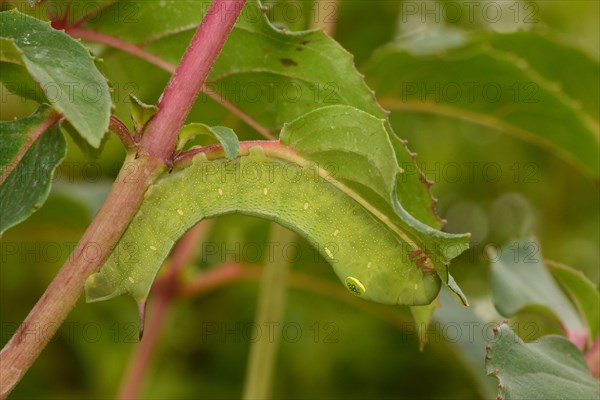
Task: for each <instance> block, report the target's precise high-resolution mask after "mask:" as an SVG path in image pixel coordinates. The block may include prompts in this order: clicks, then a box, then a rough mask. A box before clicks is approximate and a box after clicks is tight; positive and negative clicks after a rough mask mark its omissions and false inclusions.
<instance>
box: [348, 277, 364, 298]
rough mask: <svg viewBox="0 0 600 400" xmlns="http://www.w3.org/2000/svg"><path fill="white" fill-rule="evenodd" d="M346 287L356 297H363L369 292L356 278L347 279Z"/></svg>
mask: <svg viewBox="0 0 600 400" xmlns="http://www.w3.org/2000/svg"><path fill="white" fill-rule="evenodd" d="M346 286H347V287H348V290H350V292H352V294H353V295H355V296H362V295H363V294H365V292H366V291H367V290H366V289H365V287H364V285H363V284H362V283H361V282H360V281H359V280H358V279H356V278H354V277H352V276H349V277H347V278H346Z"/></svg>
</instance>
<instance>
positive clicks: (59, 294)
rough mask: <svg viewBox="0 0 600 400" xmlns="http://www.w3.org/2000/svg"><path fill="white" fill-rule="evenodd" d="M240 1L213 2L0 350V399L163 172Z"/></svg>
mask: <svg viewBox="0 0 600 400" xmlns="http://www.w3.org/2000/svg"><path fill="white" fill-rule="evenodd" d="M244 2H245V0H215V1H214V2H213V3H212V4H211V7H210V9H209V10H208V11H207V13H206V15H205V18H204V19H203V21H202V23H201V24H200V27H199V28H198V31H197V32H196V35H195V36H194V38H193V39H192V43H191V44H190V46H189V48H188V50H187V51H186V52H185V54H184V56H183V58H182V60H181V63H180V65H179V67H178V68H177V70H176V72H175V74H174V75H173V77H172V78H171V81H170V83H169V85H168V86H167V87H166V88H165V91H164V92H163V96H162V97H161V101H160V103H159V108H160V110H159V112H158V113H157V114H156V115H155V117H154V119H153V120H152V123H150V124H149V125H148V127H147V129H146V132H145V135H144V140H143V141H142V144H141V145H142V149H143V150H144V151H143V152H142V154H141V157H140V158H139V159H134V158H133V156H128V157H127V159H126V164H125V165H124V168H122V169H121V171H120V173H119V176H118V178H117V181H116V183H115V184H114V185H113V186H112V188H111V191H110V193H109V194H108V196H107V198H106V200H105V202H104V203H103V205H102V207H101V208H100V211H99V212H98V214H97V215H96V217H95V218H94V220H93V221H92V223H91V224H90V226H89V227H88V229H87V230H86V232H85V233H84V235H83V237H82V239H81V240H80V242H79V244H78V245H77V247H76V248H75V250H74V251H73V253H72V254H71V256H70V257H69V259H68V260H67V262H66V263H65V265H64V266H63V267H62V268H61V270H60V271H59V272H58V274H57V275H56V277H55V278H54V280H53V281H52V282H51V283H50V285H49V286H48V288H47V289H46V291H45V293H44V294H43V295H42V297H41V298H40V300H39V301H38V302H37V304H36V305H35V306H34V307H33V309H32V310H31V312H30V313H29V315H28V316H27V318H26V319H25V321H24V322H23V323H22V324H21V326H19V328H18V329H17V331H16V332H15V334H14V335H13V337H12V338H11V339H10V340H9V342H8V343H7V344H6V346H5V347H4V348H3V349H2V351H1V352H0V397H2V398H4V397H6V396H8V394H9V393H10V392H11V391H12V389H13V388H14V387H15V386H16V385H17V383H18V382H19V381H20V380H21V378H22V377H23V375H24V374H25V372H26V371H27V370H28V369H29V367H30V366H31V365H32V364H33V362H34V361H35V359H36V358H37V357H38V356H39V354H40V353H41V351H42V350H43V348H44V347H45V346H46V344H47V343H48V342H49V341H50V339H51V338H52V336H53V335H54V334H55V333H56V330H57V329H58V327H59V326H60V323H61V322H62V321H64V319H65V318H66V316H67V314H68V313H69V312H70V311H71V309H72V308H73V307H74V306H75V303H76V302H77V299H79V296H80V295H81V293H82V292H83V287H84V283H85V281H86V279H87V278H88V277H89V276H90V275H91V274H93V273H94V272H96V271H98V269H100V266H101V265H102V264H103V263H104V261H105V260H106V258H107V257H108V255H109V254H110V253H111V251H112V249H113V248H114V246H115V245H116V243H117V241H118V240H119V238H120V237H121V235H122V234H123V232H124V231H125V228H126V227H127V226H128V225H129V222H130V221H131V219H132V218H133V216H134V215H135V213H136V211H137V210H138V208H139V206H140V204H141V203H142V200H143V197H144V193H145V192H146V190H147V189H148V187H149V186H150V184H151V183H152V182H153V181H154V180H155V179H156V177H157V176H159V175H160V174H161V173H162V172H163V171H164V170H165V161H166V160H167V159H168V156H169V154H172V152H173V151H174V149H175V142H176V140H177V133H178V132H179V130H180V129H181V127H182V125H183V123H184V121H185V116H187V114H188V112H189V110H190V109H191V107H192V105H193V102H194V99H195V98H196V95H197V94H198V92H199V91H200V88H201V87H202V85H203V84H204V79H205V78H206V75H207V74H208V71H209V70H210V68H211V66H212V65H213V63H214V62H215V60H216V58H217V56H218V54H219V51H220V49H221V47H222V46H223V44H224V43H225V40H226V39H227V37H228V35H229V32H230V31H231V29H232V27H233V25H234V23H235V21H236V20H237V17H238V16H239V13H240V12H241V10H242V6H243V4H244ZM199 71H200V72H199ZM178 90H181V93H178ZM179 96H181V97H179ZM132 166H133V168H131V167H132ZM132 171H133V172H132ZM90 248H91V249H92V250H93V252H92V253H93V254H92V255H90V254H91V253H90V252H89V250H90ZM40 327H43V328H44V329H45V331H44V332H45V334H44V335H31V334H29V333H30V332H32V331H38V330H39V329H40Z"/></svg>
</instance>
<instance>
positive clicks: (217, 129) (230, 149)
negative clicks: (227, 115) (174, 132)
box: [177, 122, 240, 159]
mask: <svg viewBox="0 0 600 400" xmlns="http://www.w3.org/2000/svg"><path fill="white" fill-rule="evenodd" d="M196 136H208V137H211V138H213V139H215V140H216V141H218V142H219V143H220V144H221V146H223V149H224V150H225V155H226V156H227V158H229V159H233V158H235V157H237V155H238V152H239V150H240V142H239V140H238V137H237V135H236V134H235V132H234V131H233V130H231V129H230V128H227V127H224V126H213V127H210V126H208V125H205V124H201V123H197V122H193V123H191V124H187V125H186V126H184V127H183V128H182V129H181V131H180V132H179V143H178V144H177V148H178V150H181V149H183V147H184V146H185V144H186V143H187V142H188V141H189V140H192V139H193V138H194V137H196Z"/></svg>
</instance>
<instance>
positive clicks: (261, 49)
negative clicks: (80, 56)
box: [85, 0, 441, 228]
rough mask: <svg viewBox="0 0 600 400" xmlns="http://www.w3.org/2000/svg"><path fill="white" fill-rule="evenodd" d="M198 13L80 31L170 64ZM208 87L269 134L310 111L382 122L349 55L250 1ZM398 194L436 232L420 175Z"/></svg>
mask: <svg viewBox="0 0 600 400" xmlns="http://www.w3.org/2000/svg"><path fill="white" fill-rule="evenodd" d="M132 4H135V5H136V9H137V10H138V12H137V13H136V15H135V17H136V23H135V24H123V23H117V22H116V21H114V18H112V17H111V15H113V14H114V13H119V12H120V13H121V14H119V15H122V13H125V12H126V11H127V10H128V7H129V8H130V7H131V5H132ZM204 11H205V10H204V9H202V7H198V3H197V2H194V1H164V2H154V1H153V2H144V3H139V2H119V3H118V4H113V5H111V6H108V8H107V9H105V10H104V12H103V13H102V15H100V16H99V17H98V18H95V19H94V20H93V21H90V23H88V24H86V25H85V26H86V28H89V29H93V30H98V31H101V32H103V33H106V34H110V35H115V36H118V37H120V38H123V39H124V40H127V41H129V42H132V43H136V44H139V45H140V46H141V47H142V48H144V50H146V51H149V52H151V53H153V54H156V55H158V56H160V57H161V58H163V59H165V60H167V61H169V62H171V63H177V62H178V60H179V59H180V57H181V54H182V53H183V51H184V49H185V46H186V45H187V43H188V42H189V40H190V39H191V37H192V34H193V32H194V30H195V29H196V27H197V24H198V23H199V22H200V20H201V18H202V13H203V12H204ZM107 57H108V55H107ZM208 86H209V87H210V88H211V90H213V91H215V92H217V93H220V94H222V95H223V96H224V97H225V98H226V99H227V100H228V101H229V102H231V103H233V104H235V105H236V106H237V107H238V108H240V109H241V110H242V111H244V112H245V113H246V114H248V115H250V116H251V117H252V118H254V119H255V120H256V121H258V122H259V123H260V124H262V125H263V126H265V127H267V128H268V129H270V130H271V131H272V132H277V131H279V129H281V127H282V126H283V125H284V124H285V123H288V122H291V121H293V120H294V119H296V118H298V117H300V116H302V115H304V114H306V113H308V112H310V111H312V110H316V109H318V108H320V107H324V106H329V105H335V104H346V105H350V106H353V107H355V108H358V109H360V110H362V111H365V112H367V113H369V114H371V115H373V116H374V117H376V118H380V119H387V115H386V113H385V112H384V111H383V110H382V109H381V108H380V107H379V105H378V104H377V102H376V100H375V97H374V95H373V93H372V92H371V90H370V89H369V88H368V87H367V86H366V84H365V83H364V80H363V79H362V76H361V75H360V74H359V73H358V72H357V70H356V68H355V67H354V65H353V62H352V56H351V55H350V54H349V53H348V52H346V51H345V50H344V49H343V48H342V47H341V46H339V45H338V44H337V43H336V42H335V41H334V40H332V39H331V38H329V37H327V36H326V35H325V34H323V33H322V32H321V31H305V32H295V33H291V32H284V31H280V30H278V29H276V28H274V27H273V26H272V25H271V24H270V23H269V22H268V20H267V18H266V17H265V16H264V15H263V13H262V11H261V10H260V8H259V3H258V2H257V1H256V0H251V1H248V3H247V5H246V7H245V9H244V10H243V11H242V14H241V17H240V19H239V20H238V22H237V24H236V26H235V27H234V29H233V31H232V33H231V36H230V38H229V39H228V41H227V43H226V45H225V47H224V49H223V51H222V53H221V54H220V56H219V58H218V59H217V62H216V63H215V65H214V67H213V69H212V70H211V74H210V76H209V79H208ZM386 130H387V131H388V134H389V136H390V138H391V139H390V140H391V141H392V146H393V148H394V151H395V153H396V159H397V162H398V164H399V165H400V166H402V165H408V164H410V165H415V164H414V161H413V159H412V157H411V156H410V155H409V152H408V151H407V149H406V147H405V146H404V144H403V143H401V142H400V140H399V139H398V138H397V137H396V135H395V134H394V133H393V132H392V130H391V127H389V125H388V124H387V123H386ZM375 156H376V155H375ZM416 170H418V168H417V169H416ZM397 192H398V197H399V199H400V203H401V204H402V206H403V207H404V209H405V210H406V211H407V212H408V213H410V214H411V215H412V216H414V217H415V218H417V219H418V220H420V221H422V222H423V223H425V224H427V225H429V226H432V227H434V228H439V227H440V225H441V223H440V220H439V218H438V217H437V215H436V214H435V211H434V205H433V200H432V197H431V194H430V193H429V191H428V186H427V185H425V184H423V182H422V181H421V175H420V174H419V173H413V174H411V175H409V176H407V177H406V178H405V179H404V180H403V181H402V184H399V185H397Z"/></svg>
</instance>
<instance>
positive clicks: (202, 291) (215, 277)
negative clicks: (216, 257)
mask: <svg viewBox="0 0 600 400" xmlns="http://www.w3.org/2000/svg"><path fill="white" fill-rule="evenodd" d="M262 272H263V268H262V267H253V266H244V265H242V264H239V263H229V264H223V265H222V266H220V267H215V268H213V269H211V270H209V271H207V272H206V273H204V274H200V275H199V276H197V277H196V278H194V279H192V280H191V281H189V282H187V283H185V284H183V285H182V286H181V288H180V290H179V292H178V293H177V295H178V296H179V297H181V298H184V299H186V298H190V297H198V296H203V295H206V294H208V293H211V292H214V291H216V290H218V289H221V288H223V287H225V286H227V285H229V284H232V283H234V282H239V281H257V280H259V279H260V278H261V276H262ZM287 285H288V286H289V287H290V288H293V289H296V290H301V291H308V292H312V293H315V294H319V295H321V296H323V297H328V298H330V299H333V300H336V301H339V302H341V303H346V304H348V305H351V306H353V307H356V308H358V309H360V310H363V311H365V312H368V313H370V314H372V315H375V316H377V317H378V318H380V319H381V320H383V321H386V322H387V323H389V324H390V325H392V326H395V327H397V328H398V329H406V322H408V321H409V319H407V318H406V317H404V316H403V315H402V314H401V313H399V312H398V309H397V308H395V307H389V306H386V305H382V304H376V303H369V302H366V301H364V300H362V299H359V298H358V297H356V296H353V295H351V294H350V293H348V291H347V290H346V289H344V288H343V286H342V285H340V284H339V283H336V282H331V281H328V280H325V279H321V278H317V277H315V276H312V275H309V274H307V273H305V272H298V271H294V270H291V271H289V273H288V280H287Z"/></svg>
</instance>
